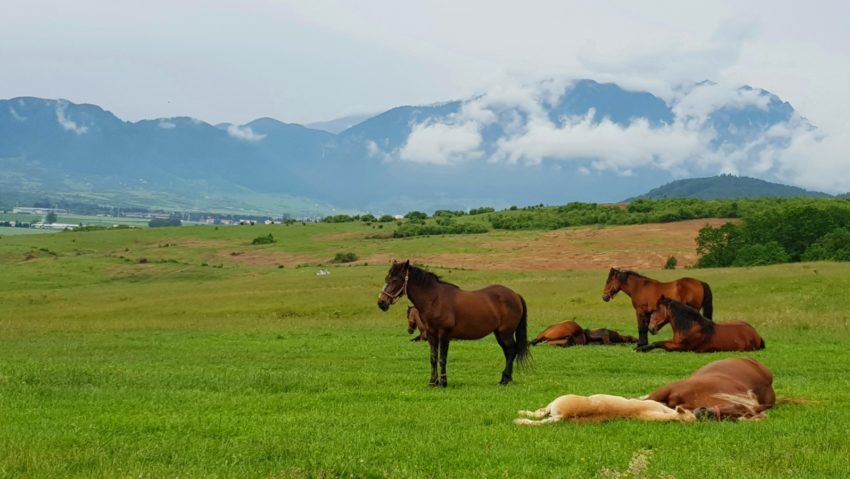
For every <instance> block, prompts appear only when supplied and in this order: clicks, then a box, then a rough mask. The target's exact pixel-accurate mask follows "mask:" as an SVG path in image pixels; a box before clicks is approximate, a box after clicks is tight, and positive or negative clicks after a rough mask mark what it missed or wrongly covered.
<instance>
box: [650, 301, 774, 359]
mask: <svg viewBox="0 0 850 479" xmlns="http://www.w3.org/2000/svg"><path fill="white" fill-rule="evenodd" d="M667 323H670V327H671V328H672V329H673V339H671V340H669V341H658V342H655V343H652V344H647V345H644V346H639V347H638V348H637V351H638V352H647V351H652V350H653V349H657V348H660V349H664V350H665V351H693V352H696V353H712V352H716V351H755V350H757V349H764V339H762V338H761V336H759V333H758V332H756V330H755V328H753V327H752V326H751V325H750V324H749V323H747V322H744V321H724V322H722V323H715V322H714V321H711V320H710V319H708V318H705V317H703V315H701V314H700V313H699V310H697V309H696V308H692V307H690V306H688V305H687V304H684V303H680V302H679V301H676V300H674V299H670V298H667V297H665V296H661V298H659V299H658V303H657V305H656V308H655V311H653V312H652V315H651V316H650V320H649V330H650V332H652V334H655V333H657V332H658V330H659V329H661V328H662V327H663V326H664V325H665V324H667Z"/></svg>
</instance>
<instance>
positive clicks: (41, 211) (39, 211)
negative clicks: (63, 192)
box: [12, 206, 68, 215]
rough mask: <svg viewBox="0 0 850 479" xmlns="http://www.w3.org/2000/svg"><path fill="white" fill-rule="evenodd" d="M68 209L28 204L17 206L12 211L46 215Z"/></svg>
mask: <svg viewBox="0 0 850 479" xmlns="http://www.w3.org/2000/svg"><path fill="white" fill-rule="evenodd" d="M67 212H68V211H67V210H63V209H61V208H29V207H26V206H16V207H14V208H12V213H17V214H24V215H46V214H47V213H56V214H59V213H67Z"/></svg>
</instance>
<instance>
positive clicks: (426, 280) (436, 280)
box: [407, 265, 458, 288]
mask: <svg viewBox="0 0 850 479" xmlns="http://www.w3.org/2000/svg"><path fill="white" fill-rule="evenodd" d="M407 271H408V281H410V282H411V283H415V284H418V285H420V286H433V285H435V284H444V285H446V286H452V287H454V288H457V287H458V286H457V285H456V284H452V283H449V282H448V281H444V280H443V279H442V278H440V277H439V276H437V275H436V274H434V273H432V272H430V271H425V270H424V269H422V268H418V267H416V266H413V265H410V266H409V267H408V269H407Z"/></svg>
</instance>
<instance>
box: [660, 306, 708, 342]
mask: <svg viewBox="0 0 850 479" xmlns="http://www.w3.org/2000/svg"><path fill="white" fill-rule="evenodd" d="M667 304H668V305H669V306H670V312H671V313H672V316H673V322H674V323H676V324H675V328H676V329H680V330H682V331H687V330H688V329H690V328H691V324H693V323H697V325H698V326H699V327H700V328H701V329H702V332H703V333H705V334H714V321H712V320H710V319H708V318H706V317H705V316H703V315H702V314H701V313H700V312H699V310H698V309H696V308H692V307H691V306H688V305H687V304H685V303H681V302H679V301H676V300H672V299H671V300H669V302H668V303H667Z"/></svg>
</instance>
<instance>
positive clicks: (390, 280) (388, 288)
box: [378, 260, 410, 311]
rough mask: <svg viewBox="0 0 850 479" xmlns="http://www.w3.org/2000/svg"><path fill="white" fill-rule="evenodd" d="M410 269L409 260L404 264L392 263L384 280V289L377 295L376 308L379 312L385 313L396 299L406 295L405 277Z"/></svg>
mask: <svg viewBox="0 0 850 479" xmlns="http://www.w3.org/2000/svg"><path fill="white" fill-rule="evenodd" d="M409 269H410V260H407V261H405V262H404V263H399V262H397V261H393V264H392V266H390V270H389V272H387V277H386V278H385V280H384V287H383V289H381V292H380V293H379V294H378V307H379V308H381V311H387V310H388V309H390V306H392V305H393V303H395V302H396V301H397V300H398V298H400V297H402V296H404V295H405V294H407V277H408V273H409Z"/></svg>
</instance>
